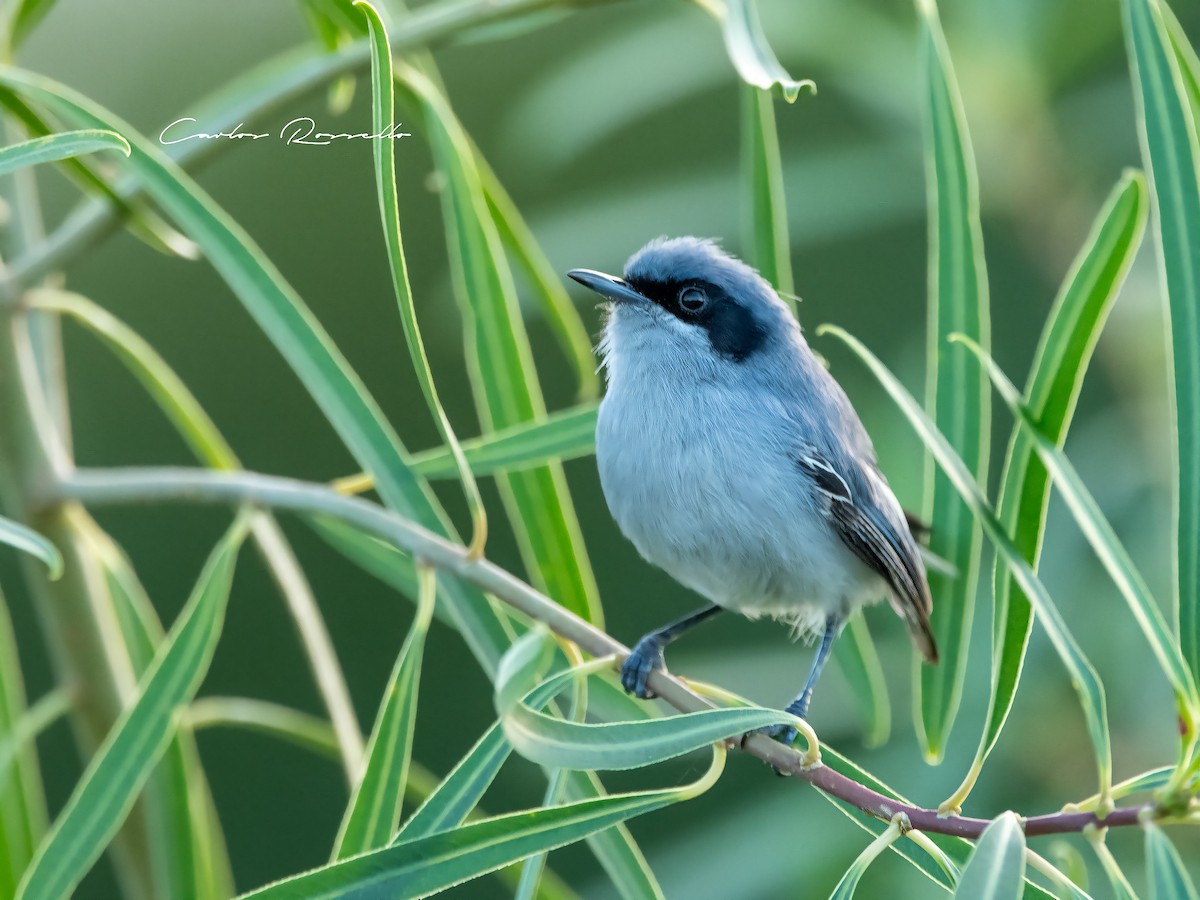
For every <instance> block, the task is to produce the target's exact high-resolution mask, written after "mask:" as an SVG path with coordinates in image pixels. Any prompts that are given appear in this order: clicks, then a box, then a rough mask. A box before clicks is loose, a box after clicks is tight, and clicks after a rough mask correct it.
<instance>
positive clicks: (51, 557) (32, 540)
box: [0, 516, 63, 579]
mask: <svg viewBox="0 0 1200 900" xmlns="http://www.w3.org/2000/svg"><path fill="white" fill-rule="evenodd" d="M0 544H8V546H10V547H15V548H16V549H17V550H23V551H24V552H26V553H28V554H29V555H30V556H36V557H37V558H38V559H40V560H41V561H42V562H44V563H45V564H46V568H47V569H49V570H50V577H51V578H52V579H58V578H61V577H62V571H63V558H62V554H61V553H59V552H58V548H57V547H55V546H54V545H53V544H52V543H50V541H48V540H47V539H46V538H44V537H42V536H41V535H40V534H38V533H37V532H36V531H34V530H33V529H32V528H29V527H27V526H25V525H22V524H21V523H20V522H14V521H13V520H12V519H9V518H6V517H4V516H0Z"/></svg>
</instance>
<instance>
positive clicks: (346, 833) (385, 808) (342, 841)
mask: <svg viewBox="0 0 1200 900" xmlns="http://www.w3.org/2000/svg"><path fill="white" fill-rule="evenodd" d="M417 581H418V589H417V595H418V601H417V617H416V620H415V621H414V622H413V625H412V628H411V629H410V630H409V632H408V638H407V639H406V640H405V641H404V646H403V647H401V648H400V655H399V656H398V657H397V658H396V666H395V668H394V669H393V670H392V676H391V678H390V679H389V680H388V685H387V688H386V690H385V692H384V699H383V703H382V704H381V705H380V707H379V716H378V717H377V719H376V721H375V729H374V731H373V732H372V733H371V740H370V741H369V742H368V743H367V749H366V755H365V758H364V764H363V773H362V777H361V778H360V779H359V780H358V783H357V784H356V785H355V788H354V793H353V794H352V795H351V797H350V803H349V805H348V806H347V807H346V814H345V817H344V818H343V819H342V827H341V830H340V831H339V832H338V836H337V840H336V841H335V843H334V847H333V859H334V860H335V861H336V860H339V859H345V858H346V857H348V856H353V855H355V854H357V853H363V852H365V851H367V850H374V849H375V848H377V847H383V846H386V845H387V843H388V841H390V840H391V838H392V835H393V834H395V832H396V825H397V823H398V822H399V819H400V807H401V805H402V804H403V802H404V788H405V784H406V783H407V781H408V765H409V762H410V761H411V760H412V742H413V733H414V731H415V729H416V715H417V689H418V687H419V685H420V680H421V660H422V656H423V653H424V649H425V635H426V633H427V632H428V631H429V623H430V620H431V619H432V618H433V605H434V599H435V597H436V596H437V572H436V570H434V569H432V568H430V567H428V566H418V568H417Z"/></svg>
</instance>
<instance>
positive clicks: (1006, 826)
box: [954, 812, 1025, 900]
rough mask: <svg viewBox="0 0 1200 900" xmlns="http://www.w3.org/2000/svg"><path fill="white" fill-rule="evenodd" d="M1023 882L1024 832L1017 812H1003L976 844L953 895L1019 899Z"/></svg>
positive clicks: (984, 899) (990, 899) (970, 898)
mask: <svg viewBox="0 0 1200 900" xmlns="http://www.w3.org/2000/svg"><path fill="white" fill-rule="evenodd" d="M1024 882H1025V832H1024V831H1022V830H1021V820H1020V819H1018V818H1017V814H1016V813H1012V812H1006V813H1002V814H1001V815H999V816H998V817H997V818H996V819H995V820H994V821H993V822H992V824H991V825H989V826H988V827H987V829H986V830H985V831H984V832H983V836H982V837H981V838H980V839H979V843H978V844H976V845H975V850H974V852H973V853H972V854H971V858H970V859H969V860H967V866H966V868H965V869H963V872H962V876H961V877H960V878H959V880H958V886H957V887H956V888H955V890H954V896H955V897H962V898H964V900H1020V898H1021V897H1022V896H1023V894H1024V887H1025V884H1024Z"/></svg>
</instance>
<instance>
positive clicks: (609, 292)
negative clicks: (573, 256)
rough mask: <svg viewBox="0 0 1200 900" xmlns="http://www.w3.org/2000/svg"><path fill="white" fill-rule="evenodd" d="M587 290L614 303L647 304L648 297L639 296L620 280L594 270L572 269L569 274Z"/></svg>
mask: <svg viewBox="0 0 1200 900" xmlns="http://www.w3.org/2000/svg"><path fill="white" fill-rule="evenodd" d="M567 275H568V276H569V277H570V278H573V279H575V280H576V281H578V282H579V283H580V284H582V285H583V286H584V287H586V288H591V289H592V290H593V291H595V292H596V293H597V294H599V295H600V296H601V297H606V298H608V299H609V300H612V301H613V302H614V303H645V302H646V297H644V296H643V295H641V294H639V293H638V292H637V291H635V290H634V289H633V288H631V287H630V286H629V285H628V284H626V283H625V282H624V281H622V280H621V279H620V278H614V277H613V276H612V275H605V274H604V273H603V272H596V271H594V270H592V269H572V270H571V271H570V272H568V273H567Z"/></svg>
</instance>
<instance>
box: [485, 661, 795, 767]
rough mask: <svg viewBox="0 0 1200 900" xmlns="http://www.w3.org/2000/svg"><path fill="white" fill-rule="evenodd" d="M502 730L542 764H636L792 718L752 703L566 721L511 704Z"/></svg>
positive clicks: (559, 680) (570, 674)
mask: <svg viewBox="0 0 1200 900" xmlns="http://www.w3.org/2000/svg"><path fill="white" fill-rule="evenodd" d="M610 665H611V664H610V662H609V661H607V660H598V661H593V662H590V663H586V664H584V665H583V666H580V667H576V668H574V669H570V670H568V671H566V672H563V673H560V674H558V675H555V676H554V677H553V678H551V679H550V680H549V681H547V682H546V686H547V688H548V689H549V687H550V686H551V685H556V684H557V685H559V686H560V689H561V688H562V687H566V686H567V685H568V684H569V683H570V681H571V680H572V679H574V678H579V677H582V676H583V675H585V674H587V673H588V672H589V671H593V670H596V669H598V668H600V667H605V668H607V667H609V666H610ZM502 721H503V723H504V733H505V735H506V736H507V737H508V739H509V741H510V742H511V743H512V745H513V747H515V748H516V750H517V752H518V753H520V754H521V755H522V756H524V757H526V758H527V759H531V760H533V761H534V762H536V763H539V764H541V765H543V766H550V767H553V768H564V769H581V770H612V769H634V768H641V767H643V766H648V765H651V764H653V763H656V762H662V761H663V760H667V759H673V758H674V757H676V756H682V755H683V754H685V753H690V752H691V751H693V750H698V749H700V748H701V747H705V746H707V745H709V744H712V743H714V742H716V741H722V740H725V739H726V738H730V737H733V736H735V735H737V736H740V735H742V734H745V733H746V732H748V731H753V730H755V729H757V728H764V727H766V726H768V725H777V724H784V725H791V724H794V723H795V721H796V719H795V718H794V717H793V716H791V715H789V714H787V713H785V712H781V711H779V710H771V709H756V708H753V707H742V708H730V709H707V710H702V711H700V712H694V713H685V714H681V715H676V716H668V717H665V718H662V719H645V720H641V721H637V722H612V723H603V724H591V723H580V722H568V721H564V720H563V719H558V718H555V717H554V716H549V715H546V714H545V713H542V712H538V711H537V710H535V709H533V708H532V707H530V706H528V705H527V704H525V703H515V704H513V705H512V706H511V707H509V708H508V709H507V710H506V711H504V712H503V713H502Z"/></svg>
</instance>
